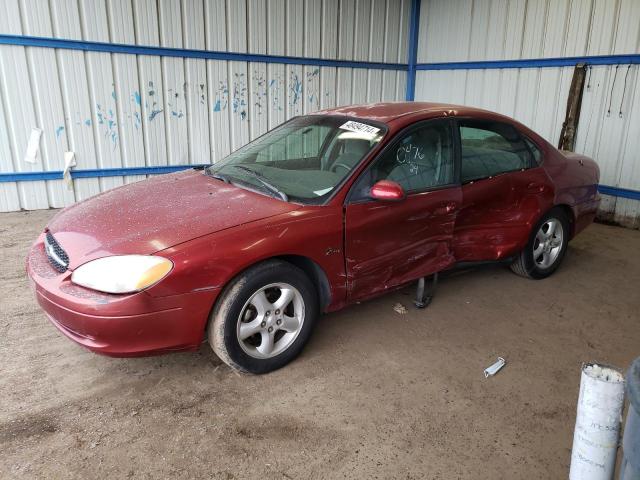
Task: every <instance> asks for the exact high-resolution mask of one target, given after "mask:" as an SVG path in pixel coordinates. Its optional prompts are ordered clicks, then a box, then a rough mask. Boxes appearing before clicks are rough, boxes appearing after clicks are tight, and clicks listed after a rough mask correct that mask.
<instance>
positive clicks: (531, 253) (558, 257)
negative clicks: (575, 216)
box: [511, 208, 570, 280]
mask: <svg viewBox="0 0 640 480" xmlns="http://www.w3.org/2000/svg"><path fill="white" fill-rule="evenodd" d="M551 225H554V227H553V232H552V235H551V237H549V233H548V232H549V228H550V226H551ZM569 228H570V227H569V219H568V218H567V215H566V213H565V212H564V211H563V210H561V209H559V208H554V209H552V210H550V211H549V212H547V213H546V214H545V215H544V216H543V217H542V218H541V219H540V221H539V222H538V223H537V224H536V225H535V227H534V228H533V229H532V230H531V235H530V236H529V241H528V242H527V245H526V246H525V248H524V249H523V250H522V251H521V252H520V254H519V255H518V258H516V260H515V261H514V262H513V263H512V264H511V270H512V271H513V272H514V273H516V274H518V275H520V276H522V277H526V278H532V279H535V280H540V279H542V278H546V277H548V276H549V275H551V274H552V273H553V272H555V271H556V270H557V269H558V267H559V266H560V264H561V263H562V259H563V258H564V255H565V253H566V251H567V245H568V243H569V235H570V230H569ZM545 229H546V231H545ZM559 233H560V235H559ZM559 237H560V238H559ZM545 242H547V243H545Z"/></svg>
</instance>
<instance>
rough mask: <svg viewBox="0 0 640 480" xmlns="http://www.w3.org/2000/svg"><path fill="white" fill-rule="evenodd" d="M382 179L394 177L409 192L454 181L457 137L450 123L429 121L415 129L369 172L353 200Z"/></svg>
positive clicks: (363, 176)
mask: <svg viewBox="0 0 640 480" xmlns="http://www.w3.org/2000/svg"><path fill="white" fill-rule="evenodd" d="M380 180H392V181H394V182H396V183H398V184H400V186H401V187H402V188H403V189H404V190H405V192H407V193H411V192H420V191H424V190H428V189H431V188H434V187H439V186H442V185H449V184H451V183H453V182H454V153H453V138H452V135H451V128H450V126H449V123H448V122H429V123H428V124H425V125H424V126H421V127H418V128H416V129H413V130H411V131H410V132H409V133H406V134H404V135H403V136H402V137H400V139H399V141H397V142H394V143H393V144H392V145H391V147H390V148H388V149H386V150H385V152H384V153H383V154H382V155H381V156H380V157H379V158H378V159H377V160H376V161H375V163H374V164H373V165H372V166H371V167H370V168H369V169H367V170H366V171H365V173H364V174H363V175H362V177H361V178H360V179H359V180H358V182H357V184H356V186H355V189H354V195H353V196H352V199H353V200H362V199H366V198H368V197H369V190H370V189H371V187H372V186H373V185H374V184H375V183H376V182H378V181H380Z"/></svg>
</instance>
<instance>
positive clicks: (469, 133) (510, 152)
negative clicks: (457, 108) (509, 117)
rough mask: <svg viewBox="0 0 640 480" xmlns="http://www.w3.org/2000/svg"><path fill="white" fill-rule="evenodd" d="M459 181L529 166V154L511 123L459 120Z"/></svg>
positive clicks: (464, 181)
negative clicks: (460, 154)
mask: <svg viewBox="0 0 640 480" xmlns="http://www.w3.org/2000/svg"><path fill="white" fill-rule="evenodd" d="M460 144H461V151H462V162H461V163H462V164H461V173H460V179H461V181H462V183H466V182H471V181H473V180H479V179H481V178H488V177H493V176H495V175H499V174H501V173H505V172H513V171H516V170H522V169H524V168H529V167H530V166H531V165H532V154H531V151H530V150H529V148H528V147H527V145H526V144H525V142H524V139H523V138H522V137H521V136H520V134H519V133H518V132H517V130H516V129H515V128H513V127H512V126H511V125H507V124H505V123H499V122H482V121H471V120H465V121H461V122H460Z"/></svg>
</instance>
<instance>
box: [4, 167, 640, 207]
mask: <svg viewBox="0 0 640 480" xmlns="http://www.w3.org/2000/svg"><path fill="white" fill-rule="evenodd" d="M207 166H209V164H198V165H162V166H155V167H127V168H101V169H97V168H96V169H88V170H72V171H71V177H72V178H99V177H121V176H124V175H159V174H162V173H173V172H179V171H181V170H187V169H189V168H198V167H200V168H201V167H207ZM61 179H62V171H61V170H56V171H51V172H16V173H0V183H6V182H34V181H40V180H61ZM598 191H599V192H600V193H602V194H604V195H610V196H613V197H622V198H631V199H633V200H640V190H631V189H629V188H620V187H611V186H609V185H598Z"/></svg>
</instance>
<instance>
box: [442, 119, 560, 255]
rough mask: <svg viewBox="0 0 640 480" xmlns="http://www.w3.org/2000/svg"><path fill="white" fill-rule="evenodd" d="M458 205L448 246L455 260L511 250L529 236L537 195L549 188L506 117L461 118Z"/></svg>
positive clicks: (507, 252)
mask: <svg viewBox="0 0 640 480" xmlns="http://www.w3.org/2000/svg"><path fill="white" fill-rule="evenodd" d="M458 135H459V142H460V152H461V160H460V163H461V166H460V181H461V184H462V206H461V208H460V211H459V213H458V216H457V218H456V225H455V235H454V241H453V251H454V255H455V257H456V259H457V260H458V261H484V260H499V259H502V258H505V257H509V256H511V255H514V254H515V253H517V251H519V250H520V249H521V248H522V247H523V246H524V244H526V241H527V239H528V237H529V232H530V229H531V222H532V219H534V218H537V216H538V215H539V213H540V212H538V211H537V210H539V208H540V205H541V204H543V203H544V202H543V201H542V199H541V197H543V196H545V195H549V193H550V192H551V191H552V188H551V185H550V180H549V178H548V177H547V175H546V174H545V172H544V170H543V169H542V168H540V167H538V165H537V162H536V159H535V158H534V155H533V153H532V150H531V147H530V146H529V145H528V143H527V140H525V139H524V137H522V136H521V135H520V134H519V133H518V131H517V130H516V129H515V128H514V127H513V126H512V125H509V124H507V123H502V122H494V121H484V120H471V119H461V120H459V121H458Z"/></svg>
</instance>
